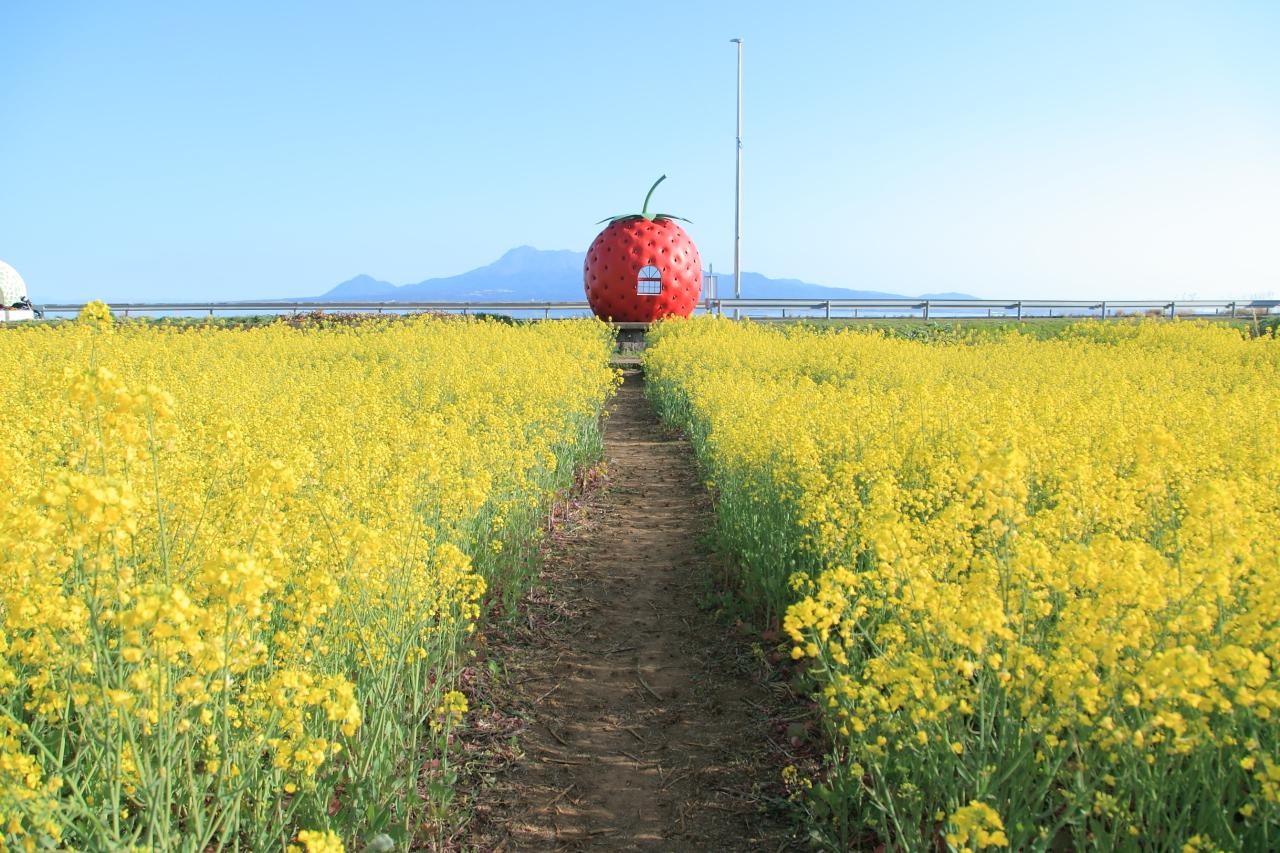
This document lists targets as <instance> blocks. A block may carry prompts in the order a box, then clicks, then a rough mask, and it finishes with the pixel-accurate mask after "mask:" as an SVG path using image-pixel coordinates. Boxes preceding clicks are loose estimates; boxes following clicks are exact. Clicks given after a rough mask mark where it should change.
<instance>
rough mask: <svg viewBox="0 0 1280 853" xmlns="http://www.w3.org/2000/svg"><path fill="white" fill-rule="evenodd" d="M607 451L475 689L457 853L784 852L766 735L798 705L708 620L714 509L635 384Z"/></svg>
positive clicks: (627, 386) (780, 806)
mask: <svg viewBox="0 0 1280 853" xmlns="http://www.w3.org/2000/svg"><path fill="white" fill-rule="evenodd" d="M605 453H606V460H607V471H608V473H607V478H606V482H605V484H604V486H603V487H602V488H600V487H598V488H594V489H588V490H587V492H586V493H585V495H584V496H583V500H582V502H581V504H580V505H579V506H578V507H577V508H576V509H575V510H574V511H572V512H571V513H569V515H568V517H567V518H566V519H565V521H564V525H563V529H562V531H561V533H560V534H559V535H558V536H555V537H553V540H552V544H551V546H550V548H549V551H548V554H547V558H546V562H545V568H544V575H545V576H544V583H543V584H542V585H541V586H540V588H539V590H538V591H537V592H535V594H534V595H533V596H531V597H530V600H529V601H528V602H527V604H526V608H525V611H524V612H523V613H522V615H521V617H520V618H519V619H518V620H517V622H516V625H515V626H513V627H508V628H507V629H506V630H505V632H500V634H505V636H502V635H498V636H493V637H491V638H490V640H489V646H488V648H487V650H486V653H487V655H488V658H489V660H492V661H497V662H499V663H500V665H501V670H502V673H503V674H502V675H501V677H499V678H497V679H493V680H490V682H489V683H488V684H487V685H485V686H484V687H483V688H482V689H483V690H485V691H491V695H490V696H488V697H487V698H486V697H481V701H482V702H485V703H486V704H488V705H489V707H490V708H491V709H493V710H492V711H491V713H490V715H489V716H488V717H487V718H482V719H479V720H477V722H476V728H477V730H476V731H475V732H473V735H472V737H473V744H472V746H471V748H472V749H476V750H477V752H476V756H477V760H476V761H474V762H473V765H474V766H476V767H478V768H479V773H478V774H476V775H474V784H475V785H477V786H478V791H477V793H476V794H475V799H473V800H472V808H473V817H472V820H471V824H470V827H469V829H468V830H467V832H466V836H465V840H462V839H460V841H461V843H462V846H463V847H465V848H467V849H474V850H482V851H497V850H504V851H507V850H534V851H538V850H565V851H582V850H664V851H666V850H679V851H684V850H691V851H692V850H766V851H775V850H786V849H793V847H794V846H795V845H794V841H793V838H792V830H791V828H790V827H791V825H792V822H791V820H790V819H789V816H788V815H787V814H786V809H785V804H784V803H783V801H782V791H781V789H780V786H779V771H780V769H781V767H782V766H783V765H784V764H785V763H787V761H788V758H787V755H786V751H785V747H784V746H783V745H782V744H781V741H783V740H785V736H782V737H780V736H779V730H780V725H785V724H779V722H778V720H779V716H780V714H782V713H785V709H786V708H787V707H788V706H789V707H791V708H792V709H794V704H792V701H793V700H791V698H790V696H789V694H788V692H787V690H786V688H785V686H783V685H781V684H777V683H771V682H769V680H768V678H767V673H768V672H769V668H768V667H767V666H764V665H762V664H761V662H760V660H759V651H758V649H759V647H758V646H757V647H756V649H755V650H753V649H752V642H751V640H752V639H753V638H754V637H755V636H756V635H748V634H747V633H746V632H745V630H743V629H740V628H735V626H734V625H732V624H729V623H728V621H727V620H725V619H723V618H718V617H717V616H716V615H713V614H711V613H709V612H707V610H708V601H709V599H710V598H712V596H710V591H711V589H712V588H713V587H712V583H711V581H710V580H709V578H710V577H712V575H713V571H712V569H711V568H710V561H711V560H712V559H713V558H712V556H711V554H710V553H709V551H708V548H707V546H706V545H705V544H704V543H703V540H702V538H701V537H703V535H704V534H705V532H706V531H708V530H710V529H711V524H712V517H711V507H710V503H709V499H708V497H707V495H706V492H705V491H704V490H703V488H702V486H701V484H700V483H699V481H698V477H697V473H696V468H695V465H694V460H693V457H692V454H691V452H690V449H689V447H688V445H687V442H685V441H684V440H683V439H681V438H680V437H677V436H674V435H672V434H671V433H670V432H669V431H667V430H665V429H664V428H663V427H662V426H661V424H660V423H659V421H658V419H657V416H656V415H655V414H654V412H653V410H652V408H651V407H650V405H649V403H648V401H647V400H645V398H644V396H643V379H642V377H641V376H640V375H639V373H638V371H628V372H627V375H626V381H625V383H624V385H623V387H622V388H621V390H620V391H619V393H618V395H617V396H616V397H615V399H614V401H613V403H612V405H611V409H610V414H609V418H608V421H607V427H606V432H605ZM494 668H496V667H494ZM486 736H487V737H488V741H489V742H488V746H487V748H485V749H484V750H483V751H480V750H479V746H478V743H479V741H483V740H484V738H485V737H486ZM477 738H478V739H479V741H477V740H475V739H477ZM481 755H483V756H484V757H483V758H480V756H481Z"/></svg>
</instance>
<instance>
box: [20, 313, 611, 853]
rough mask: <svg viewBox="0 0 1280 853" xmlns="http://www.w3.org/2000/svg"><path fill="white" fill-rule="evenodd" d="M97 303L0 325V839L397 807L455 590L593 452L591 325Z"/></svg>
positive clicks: (203, 827)
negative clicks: (198, 322) (124, 319)
mask: <svg viewBox="0 0 1280 853" xmlns="http://www.w3.org/2000/svg"><path fill="white" fill-rule="evenodd" d="M101 313H102V312H97V313H96V314H95V318H96V319H94V321H93V322H83V323H64V324H58V325H29V326H26V327H25V328H21V329H12V330H6V331H5V332H3V333H2V334H0V338H2V339H3V340H0V347H2V351H3V354H4V355H3V361H4V365H5V370H6V373H7V375H8V376H10V377H11V378H12V379H13V381H10V382H8V383H6V388H5V391H4V393H3V396H2V397H0V436H3V439H4V443H5V447H4V450H3V452H0V577H3V578H4V583H3V585H0V849H4V848H6V847H9V846H12V847H22V846H26V845H29V844H36V845H41V844H46V845H47V844H58V843H61V844H65V845H67V846H69V847H72V848H81V849H107V848H111V849H115V848H117V847H121V848H122V847H131V846H137V845H143V846H146V847H149V848H150V847H154V848H155V849H178V848H179V847H182V848H184V849H206V848H208V847H220V846H228V845H230V846H237V847H240V848H245V849H254V850H266V849H282V848H283V847H284V846H285V844H287V842H288V841H289V839H292V838H295V837H297V838H299V839H300V840H302V841H303V843H304V844H306V845H307V846H308V849H312V850H318V849H325V850H328V849H340V847H335V846H334V845H335V844H337V840H336V837H335V838H334V839H328V836H326V835H324V834H323V832H321V831H319V830H317V832H316V833H313V834H312V835H310V836H308V835H307V834H306V833H302V834H297V830H298V828H299V827H334V828H340V830H341V831H342V832H343V833H344V834H348V835H351V836H355V835H358V834H359V833H361V832H363V831H364V829H365V828H367V827H364V826H363V825H362V821H365V820H366V817H365V816H366V815H374V814H378V815H382V816H383V818H380V820H382V821H383V823H387V822H389V821H394V822H398V823H400V824H401V825H402V826H415V825H416V824H415V823H414V821H413V815H414V814H415V810H416V809H420V808H421V797H420V794H419V792H418V790H417V781H418V773H417V768H419V767H420V766H421V763H422V761H423V760H430V759H431V755H429V754H428V755H425V756H424V755H423V754H422V753H423V752H424V751H429V750H431V749H434V748H435V747H434V746H432V745H431V743H430V742H429V741H430V739H429V738H427V737H425V733H424V731H423V729H424V728H425V725H424V724H425V721H426V720H427V719H428V718H429V717H430V716H431V713H432V709H433V708H435V707H436V706H437V705H439V704H441V702H442V699H441V697H449V696H454V695H455V694H452V693H448V692H447V691H450V689H451V687H452V686H453V684H454V683H455V676H456V673H457V671H458V669H459V668H460V652H461V645H462V643H463V641H464V640H465V638H466V636H467V634H468V633H470V632H471V631H472V630H473V629H474V627H475V625H476V621H477V619H479V618H480V616H481V609H482V606H483V601H484V599H483V596H484V595H485V593H486V590H494V589H498V590H503V591H507V590H510V589H513V588H516V587H519V585H520V584H522V583H525V582H526V581H527V578H526V577H525V575H527V572H528V560H529V552H530V550H531V549H532V548H533V547H534V546H535V545H536V542H535V540H536V537H537V535H538V532H539V531H540V530H542V529H544V528H545V511H546V507H547V504H548V502H549V501H550V500H551V498H552V496H553V495H554V493H555V492H556V491H557V490H558V489H561V488H564V487H565V486H566V485H568V484H569V483H571V482H572V477H573V473H574V471H575V469H576V468H577V467H579V466H580V465H582V464H584V463H585V462H587V461H588V460H591V459H594V458H596V457H598V454H599V452H600V434H599V424H600V416H601V411H602V407H603V404H604V401H605V399H606V398H607V396H608V394H609V393H611V391H612V388H613V387H614V385H615V383H616V381H617V380H616V377H615V375H614V373H613V371H611V370H610V369H609V367H608V356H609V352H610V348H611V337H610V333H609V331H608V329H607V327H605V326H603V325H602V324H598V323H589V322H551V323H543V324H537V325H524V326H516V325H504V324H501V323H496V322H481V321H466V320H447V319H435V320H432V319H423V320H416V319H413V320H401V321H394V322H387V323H372V324H368V325H360V326H349V327H340V328H325V329H319V328H308V329H294V328H290V327H287V326H284V325H274V326H265V327H259V328H255V329H251V330H243V331H240V330H231V329H218V328H212V327H204V326H190V327H185V328H184V327H164V326H153V325H146V324H139V323H120V324H114V325H111V326H107V325H105V321H103V318H102V317H101V316H98V315H100V314H101ZM107 316H108V317H109V314H108V315H107ZM19 378H20V379H19ZM495 520H497V521H495ZM495 542H496V543H497V546H498V547H496V548H495V547H494V544H493V543H495ZM443 701H444V703H445V704H446V705H447V706H448V707H450V708H452V709H456V708H458V707H459V703H458V700H457V699H456V698H455V699H449V698H446V699H444V700H443ZM463 701H464V703H465V700H463ZM373 828H374V829H378V828H380V827H373ZM327 831H328V830H324V832H327ZM308 839H310V840H308ZM317 845H320V846H317ZM326 845H327V846H326Z"/></svg>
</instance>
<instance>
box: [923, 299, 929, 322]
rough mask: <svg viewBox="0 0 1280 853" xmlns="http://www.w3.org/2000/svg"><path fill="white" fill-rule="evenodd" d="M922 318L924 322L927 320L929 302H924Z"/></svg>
mask: <svg viewBox="0 0 1280 853" xmlns="http://www.w3.org/2000/svg"><path fill="white" fill-rule="evenodd" d="M924 318H925V319H926V320H928V319H929V300H928V299H926V300H925V301H924Z"/></svg>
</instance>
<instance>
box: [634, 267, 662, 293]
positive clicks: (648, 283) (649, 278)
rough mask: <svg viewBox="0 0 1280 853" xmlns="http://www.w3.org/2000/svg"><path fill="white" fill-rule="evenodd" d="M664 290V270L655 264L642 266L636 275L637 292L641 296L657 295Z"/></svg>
mask: <svg viewBox="0 0 1280 853" xmlns="http://www.w3.org/2000/svg"><path fill="white" fill-rule="evenodd" d="M661 292H662V270H660V269H658V268H657V267H655V266H654V265H653V264H647V265H645V266H643V267H641V268H640V272H639V274H638V275H637V276H636V293H638V294H640V295H641V296H657V295H658V294H659V293H661Z"/></svg>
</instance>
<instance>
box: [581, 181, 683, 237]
mask: <svg viewBox="0 0 1280 853" xmlns="http://www.w3.org/2000/svg"><path fill="white" fill-rule="evenodd" d="M666 179H667V176H666V175H663V176H662V177H661V178H658V180H656V181H654V182H653V186H651V187H649V194H648V195H646V196H645V197H644V209H643V210H642V211H640V212H639V213H626V214H623V215H622V216H611V217H609V218H608V219H601V220H600V222H597V223H596V224H597V225H599V224H600V223H601V222H611V223H612V222H631V221H633V220H636V219H643V220H644V221H646V222H652V221H653V220H655V219H679V220H680V221H681V222H688V221H689V220H687V219H685V218H684V217H683V216H672V215H671V214H670V213H650V212H649V200H650V199H651V198H653V191H654V190H656V189H657V188H658V184H660V183H662V182H663V181H665V180H666Z"/></svg>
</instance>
